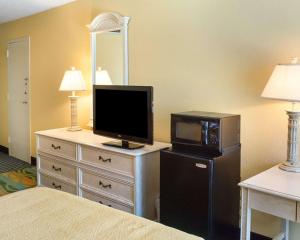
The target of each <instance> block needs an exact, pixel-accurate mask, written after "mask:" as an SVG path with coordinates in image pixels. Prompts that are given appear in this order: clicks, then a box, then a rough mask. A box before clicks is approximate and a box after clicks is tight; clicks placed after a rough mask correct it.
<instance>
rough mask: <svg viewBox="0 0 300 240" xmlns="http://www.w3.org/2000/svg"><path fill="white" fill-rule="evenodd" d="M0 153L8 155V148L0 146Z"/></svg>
mask: <svg viewBox="0 0 300 240" xmlns="http://www.w3.org/2000/svg"><path fill="white" fill-rule="evenodd" d="M0 152H3V153H6V154H8V148H7V147H4V146H2V145H0Z"/></svg>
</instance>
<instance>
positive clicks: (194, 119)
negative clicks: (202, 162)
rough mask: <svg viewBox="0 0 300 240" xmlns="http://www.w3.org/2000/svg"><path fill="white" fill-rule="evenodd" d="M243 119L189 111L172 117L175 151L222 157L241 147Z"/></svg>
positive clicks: (172, 140)
mask: <svg viewBox="0 0 300 240" xmlns="http://www.w3.org/2000/svg"><path fill="white" fill-rule="evenodd" d="M239 133H240V116H239V115H233V114H224V113H211V112H199V111H190V112H183V113H174V114H171V143H172V147H173V149H174V150H180V151H185V152H187V151H188V152H196V153H201V154H204V153H213V154H216V153H219V154H221V153H222V152H223V151H225V150H226V149H228V148H229V147H232V146H235V145H238V144H240V134H239Z"/></svg>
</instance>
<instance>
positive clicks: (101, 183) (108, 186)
mask: <svg viewBox="0 0 300 240" xmlns="http://www.w3.org/2000/svg"><path fill="white" fill-rule="evenodd" d="M99 185H100V186H102V187H103V188H111V184H107V185H105V184H104V183H103V182H101V181H99Z"/></svg>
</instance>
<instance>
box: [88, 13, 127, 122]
mask: <svg viewBox="0 0 300 240" xmlns="http://www.w3.org/2000/svg"><path fill="white" fill-rule="evenodd" d="M129 19H130V18H129V17H125V16H122V15H120V14H119V13H115V12H108V13H101V14H100V15H98V16H97V17H95V18H94V20H93V21H92V22H91V24H90V25H88V28H89V31H90V33H91V48H92V49H91V50H92V52H91V57H92V85H94V84H96V85H106V84H113V85H128V78H129V76H128V75H129V70H128V23H129ZM92 105H93V104H92V100H91V113H90V115H91V116H90V122H89V123H88V126H90V127H92V126H93V107H92Z"/></svg>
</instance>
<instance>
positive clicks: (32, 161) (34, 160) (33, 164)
mask: <svg viewBox="0 0 300 240" xmlns="http://www.w3.org/2000/svg"><path fill="white" fill-rule="evenodd" d="M31 165H32V166H36V157H31Z"/></svg>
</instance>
